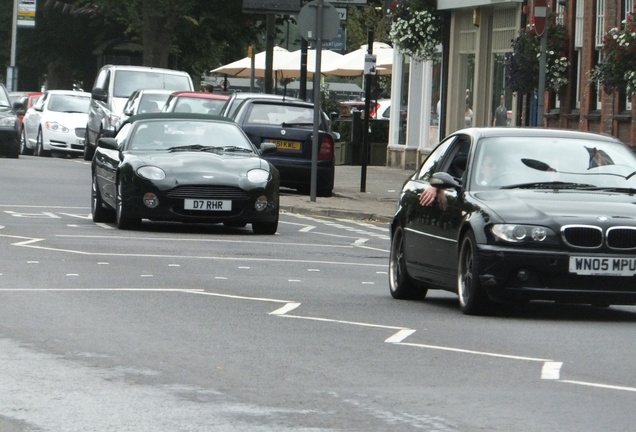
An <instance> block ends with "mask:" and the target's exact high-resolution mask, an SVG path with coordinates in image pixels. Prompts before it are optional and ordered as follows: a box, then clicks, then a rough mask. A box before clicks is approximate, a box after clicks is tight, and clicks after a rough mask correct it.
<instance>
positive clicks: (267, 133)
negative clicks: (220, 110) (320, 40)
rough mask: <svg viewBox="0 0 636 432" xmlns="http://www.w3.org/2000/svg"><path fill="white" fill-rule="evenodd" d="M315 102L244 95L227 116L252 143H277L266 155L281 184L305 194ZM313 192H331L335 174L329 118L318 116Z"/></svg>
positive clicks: (324, 193)
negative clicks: (248, 97)
mask: <svg viewBox="0 0 636 432" xmlns="http://www.w3.org/2000/svg"><path fill="white" fill-rule="evenodd" d="M313 117H314V105H313V104H312V103H308V102H302V101H288V100H275V99H269V98H268V99H255V98H252V99H246V100H244V101H243V102H242V103H241V104H240V106H239V107H238V108H237V109H236V111H235V112H234V114H233V115H232V116H231V117H230V118H232V119H233V120H235V121H236V122H237V123H238V124H239V125H240V126H241V127H242V128H243V130H244V131H245V133H246V134H247V136H248V137H249V138H250V140H251V141H252V143H254V145H255V146H256V147H260V146H261V145H262V144H263V143H273V144H276V146H277V148H278V151H277V152H276V153H273V154H271V155H267V156H265V157H266V159H267V160H269V161H270V162H271V163H272V164H273V165H274V166H275V167H276V168H277V169H278V171H280V182H281V186H284V187H288V188H291V189H297V190H298V191H299V192H301V193H305V194H308V193H309V192H310V187H311V166H312V147H313V127H314V118H313ZM320 118H321V123H320V125H319V138H318V158H317V181H316V194H317V195H318V196H322V197H328V196H331V194H332V191H333V184H334V175H335V154H334V148H335V144H334V138H335V134H334V133H333V132H331V129H330V126H329V120H328V118H327V116H326V115H324V113H323V114H322V115H321V116H320Z"/></svg>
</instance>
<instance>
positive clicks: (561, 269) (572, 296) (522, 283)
mask: <svg viewBox="0 0 636 432" xmlns="http://www.w3.org/2000/svg"><path fill="white" fill-rule="evenodd" d="M571 255H585V256H597V257H599V258H618V257H617V256H615V255H602V254H586V253H581V254H571V253H566V252H555V251H545V250H542V251H527V250H518V249H511V250H506V249H503V248H492V247H481V248H480V249H479V250H478V253H477V256H478V261H479V268H480V270H479V279H480V282H481V286H482V287H483V288H484V289H485V290H486V292H487V293H488V294H489V296H490V297H492V298H494V299H499V300H504V301H510V300H512V301H514V300H548V301H560V302H564V303H585V304H626V305H634V304H636V276H602V275H580V274H575V273H571V272H570V269H569V261H570V256H571ZM627 255H628V254H625V256H627Z"/></svg>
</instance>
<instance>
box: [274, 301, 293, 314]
mask: <svg viewBox="0 0 636 432" xmlns="http://www.w3.org/2000/svg"><path fill="white" fill-rule="evenodd" d="M298 306H300V303H287V304H286V305H285V306H283V307H282V308H280V309H276V310H275V311H273V312H270V313H269V314H270V315H285V314H286V313H287V312H291V311H293V310H294V309H296V308H297V307H298Z"/></svg>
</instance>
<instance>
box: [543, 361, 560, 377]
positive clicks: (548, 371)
mask: <svg viewBox="0 0 636 432" xmlns="http://www.w3.org/2000/svg"><path fill="white" fill-rule="evenodd" d="M561 366H563V362H545V363H544V364H543V368H542V369H541V379H544V380H558V379H559V378H560V376H561Z"/></svg>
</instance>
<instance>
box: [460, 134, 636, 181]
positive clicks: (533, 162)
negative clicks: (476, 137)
mask: <svg viewBox="0 0 636 432" xmlns="http://www.w3.org/2000/svg"><path fill="white" fill-rule="evenodd" d="M473 166H474V168H473V169H472V175H471V177H472V178H471V184H473V185H474V188H475V189H492V188H510V189H512V188H531V189H581V188H587V189H595V188H610V189H611V188H621V189H632V188H636V155H634V153H633V152H632V151H631V150H629V148H627V147H626V146H624V145H621V144H619V143H615V142H605V141H595V140H587V139H577V138H563V137H558V138H557V137H532V138H527V137H493V138H485V139H482V140H481V141H480V142H479V146H478V147H477V153H476V155H475V158H474V164H473Z"/></svg>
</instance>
